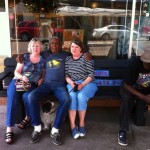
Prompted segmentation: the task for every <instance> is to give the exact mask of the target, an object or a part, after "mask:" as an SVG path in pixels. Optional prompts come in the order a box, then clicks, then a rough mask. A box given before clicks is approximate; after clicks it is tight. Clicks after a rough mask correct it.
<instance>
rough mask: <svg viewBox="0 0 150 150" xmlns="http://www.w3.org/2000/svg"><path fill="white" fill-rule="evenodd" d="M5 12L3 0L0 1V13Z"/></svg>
mask: <svg viewBox="0 0 150 150" xmlns="http://www.w3.org/2000/svg"><path fill="white" fill-rule="evenodd" d="M4 11H5V0H0V12H4Z"/></svg>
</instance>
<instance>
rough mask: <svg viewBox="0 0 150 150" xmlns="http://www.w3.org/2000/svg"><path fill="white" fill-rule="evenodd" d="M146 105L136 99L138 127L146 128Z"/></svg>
mask: <svg viewBox="0 0 150 150" xmlns="http://www.w3.org/2000/svg"><path fill="white" fill-rule="evenodd" d="M145 112H146V103H145V102H144V101H142V100H139V99H136V104H135V116H134V121H135V125H137V126H145Z"/></svg>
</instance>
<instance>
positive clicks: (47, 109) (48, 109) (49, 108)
mask: <svg viewBox="0 0 150 150" xmlns="http://www.w3.org/2000/svg"><path fill="white" fill-rule="evenodd" d="M56 109H57V104H56V102H51V101H46V102H45V103H44V104H43V105H42V112H43V113H52V112H54V111H56Z"/></svg>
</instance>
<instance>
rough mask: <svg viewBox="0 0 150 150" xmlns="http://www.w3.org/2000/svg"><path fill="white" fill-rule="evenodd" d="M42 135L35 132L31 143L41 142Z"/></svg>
mask: <svg viewBox="0 0 150 150" xmlns="http://www.w3.org/2000/svg"><path fill="white" fill-rule="evenodd" d="M40 135H41V132H37V131H33V132H32V136H31V140H30V143H36V142H37V141H38V140H39V137H40Z"/></svg>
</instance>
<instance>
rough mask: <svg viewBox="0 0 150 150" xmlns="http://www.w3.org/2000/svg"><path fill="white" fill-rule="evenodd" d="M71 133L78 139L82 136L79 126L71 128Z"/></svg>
mask: <svg viewBox="0 0 150 150" xmlns="http://www.w3.org/2000/svg"><path fill="white" fill-rule="evenodd" d="M71 133H72V136H73V138H74V139H77V138H78V137H79V136H80V134H79V131H78V129H77V127H74V128H73V129H71Z"/></svg>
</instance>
